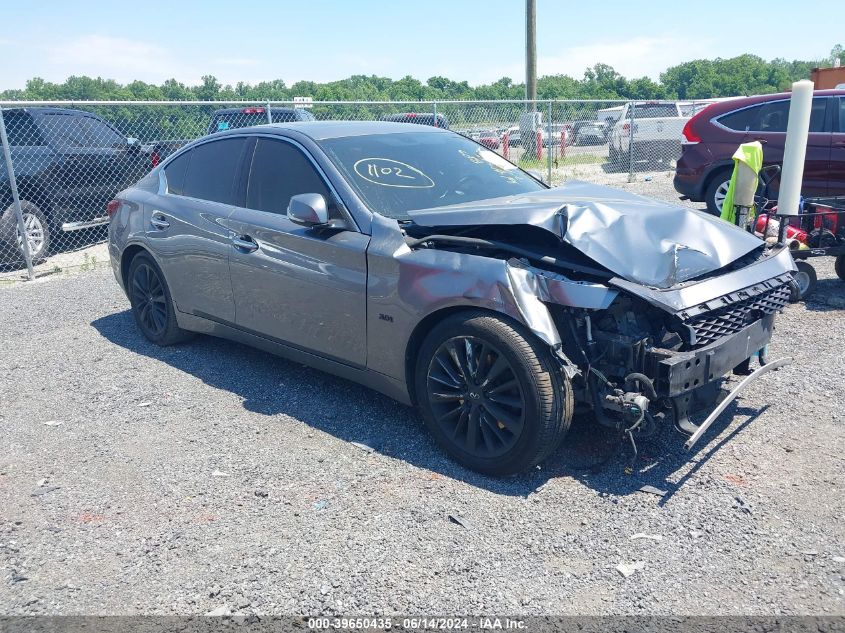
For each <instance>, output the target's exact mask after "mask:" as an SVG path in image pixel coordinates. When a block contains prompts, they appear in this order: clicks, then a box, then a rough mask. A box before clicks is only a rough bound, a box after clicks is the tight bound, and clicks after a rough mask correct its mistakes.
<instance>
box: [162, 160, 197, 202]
mask: <svg viewBox="0 0 845 633" xmlns="http://www.w3.org/2000/svg"><path fill="white" fill-rule="evenodd" d="M190 160H191V152H185V153H184V154H182V155H181V156H179V157H178V158H174V159H173V160H172V161H171V162H170V163H168V165H167V167H165V168H164V175H165V178H167V192H168V193H172V194H175V195H177V196H182V195H184V192H185V175H186V174H187V171H188V163H189V162H190Z"/></svg>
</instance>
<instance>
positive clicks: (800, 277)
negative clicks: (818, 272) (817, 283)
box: [793, 270, 810, 297]
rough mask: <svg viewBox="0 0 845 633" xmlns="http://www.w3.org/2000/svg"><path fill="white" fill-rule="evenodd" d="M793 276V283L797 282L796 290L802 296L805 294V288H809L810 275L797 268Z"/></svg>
mask: <svg viewBox="0 0 845 633" xmlns="http://www.w3.org/2000/svg"><path fill="white" fill-rule="evenodd" d="M793 278H794V279H795V283H797V284H798V292H800V293H801V296H802V297H803V296H804V295H805V294H807V290H809V288H810V275H808V274H807V273H805V272H804V271H803V270H799V271H798V272H797V273H794V274H793Z"/></svg>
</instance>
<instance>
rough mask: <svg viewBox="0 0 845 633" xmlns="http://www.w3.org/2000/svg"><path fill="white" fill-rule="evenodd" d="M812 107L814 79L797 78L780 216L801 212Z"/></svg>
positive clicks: (793, 94)
mask: <svg viewBox="0 0 845 633" xmlns="http://www.w3.org/2000/svg"><path fill="white" fill-rule="evenodd" d="M812 108H813V82H812V81H807V80H806V79H805V80H803V81H796V82H795V83H794V84H792V98H791V99H790V102H789V121H788V123H787V126H786V146H785V148H784V150H783V169H782V171H781V174H780V193H779V195H778V215H798V203H799V200H800V197H801V181H802V180H803V179H804V158H805V156H806V154H807V136H808V135H809V132H810V111H811V110H812Z"/></svg>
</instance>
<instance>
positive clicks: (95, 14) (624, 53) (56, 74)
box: [0, 0, 845, 89]
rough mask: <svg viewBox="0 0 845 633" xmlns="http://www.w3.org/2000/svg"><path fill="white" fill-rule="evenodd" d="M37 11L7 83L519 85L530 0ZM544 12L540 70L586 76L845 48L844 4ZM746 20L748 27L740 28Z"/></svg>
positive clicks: (24, 28) (21, 12)
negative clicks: (353, 80) (86, 78)
mask: <svg viewBox="0 0 845 633" xmlns="http://www.w3.org/2000/svg"><path fill="white" fill-rule="evenodd" d="M4 5H5V6H4ZM37 7H38V10H37V11H34V10H33V9H32V6H31V5H30V3H26V2H18V1H16V0H0V9H2V15H3V24H4V28H3V29H2V31H0V55H2V59H3V60H4V64H3V70H2V72H0V89H2V88H22V87H23V85H24V82H25V81H26V79H28V78H30V77H33V76H41V77H43V78H45V79H47V80H50V81H63V80H64V79H65V78H66V77H67V76H68V75H71V74H78V75H83V74H84V75H91V76H102V77H107V78H112V79H116V80H118V81H120V82H127V81H130V80H132V79H141V80H144V81H149V82H154V83H160V82H161V81H163V80H164V79H167V78H170V77H175V78H176V79H178V80H179V81H182V82H184V83H187V84H194V83H198V82H199V79H200V77H201V76H202V75H205V74H212V75H215V76H216V77H218V79H220V80H221V81H222V82H223V83H235V82H237V81H239V80H242V81H247V82H250V83H256V82H258V81H261V80H269V79H283V80H285V81H286V82H287V83H288V84H290V83H292V82H294V81H297V80H299V79H310V80H314V81H330V80H334V79H342V78H345V77H348V76H349V75H352V74H367V75H369V74H376V75H382V76H387V77H392V78H395V79H398V78H400V77H402V76H404V75H412V76H414V77H417V78H419V79H421V80H425V79H427V78H428V77H431V76H433V75H443V76H446V77H449V78H450V79H455V80H467V81H469V82H470V84H472V85H477V84H480V83H488V82H490V81H495V80H496V79H498V78H500V77H503V76H509V77H511V78H513V79H514V80H516V81H522V77H523V72H524V71H523V59H524V22H523V20H524V17H523V12H524V7H525V2H524V1H523V0H449V1H446V0H422V1H415V2H405V1H403V0H348V1H341V0H296V1H288V0H277V1H275V2H261V1H252V2H249V1H247V2H234V1H232V0H228V1H226V2H220V1H217V0H207V1H206V2H192V1H190V0H183V1H180V0H171V1H170V2H160V1H158V0H143V1H142V2H133V3H131V4H130V3H125V2H119V1H115V0H112V1H111V2H99V1H90V2H86V1H85V0H76V1H75V2H61V3H60V2H49V1H48V2H46V3H37ZM808 7H812V10H807V8H808ZM537 14H538V15H537V29H538V30H537V52H538V74H540V75H545V74H557V73H566V74H570V75H572V76H574V77H576V78H580V77H582V76H583V72H584V69H585V68H586V67H588V66H591V65H593V64H595V63H597V62H604V63H608V64H610V65H612V66H614V67H615V68H616V69H617V70H618V71H619V72H621V73H622V74H624V75H626V76H628V77H635V76H642V75H648V76H650V77H652V78H655V79H656V78H657V77H658V75H659V74H660V72H661V71H662V70H664V69H665V68H666V67H667V66H671V65H673V64H677V63H679V62H682V61H687V60H689V59H695V58H701V57H717V56H721V57H730V56H734V55H738V54H741V53H746V52H750V53H755V54H757V55H760V56H761V57H764V58H766V59H771V58H774V57H784V58H787V59H793V58H800V59H818V58H822V57H825V56H827V54H828V53H829V52H830V49H831V48H832V47H833V46H834V45H835V44H837V43H843V44H845V31H843V29H842V24H843V18H845V5H843V2H842V0H812V2H803V3H797V2H794V0H793V1H792V2H788V1H786V0H767V1H766V2H764V3H759V2H740V1H737V0H733V1H730V2H728V1H724V0H698V1H695V2H693V1H690V0H686V1H680V0H676V1H674V2H669V1H664V0H649V1H648V2H632V1H631V0H627V1H624V2H622V1H616V0H590V1H588V2H584V1H583V0H580V1H578V2H575V1H572V0H569V1H564V0H561V1H554V0H537ZM729 18H730V20H731V21H732V22H733V24H736V25H739V26H737V27H731V26H730V24H731V22H729ZM10 27H11V28H10ZM743 27H745V28H746V32H747V35H745V36H740V35H736V34H735V33H736V32H739V31H741V29H742V28H743ZM10 60H15V61H14V62H13V63H10Z"/></svg>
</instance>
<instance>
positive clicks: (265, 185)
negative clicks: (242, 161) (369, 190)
mask: <svg viewBox="0 0 845 633" xmlns="http://www.w3.org/2000/svg"><path fill="white" fill-rule="evenodd" d="M302 193H319V194H321V195H322V196H323V197H324V198H325V199H326V204H328V205H329V206H330V207H331V204H332V196H331V194H330V193H329V190H328V187H327V186H326V184H325V183H324V182H323V179H322V178H321V177H320V175H319V174H318V173H317V171H316V169H314V165H313V164H312V163H311V161H310V160H308V158H307V157H306V156H305V154H303V153H302V152H301V151H300V150H299V149H298V148H296V147H294V146H293V145H292V144H290V143H287V142H285V141H274V140H272V139H264V138H259V139H258V142H257V143H256V145H255V154H254V155H253V157H252V167H251V169H250V174H249V186H248V188H247V196H246V206H247V207H248V208H250V209H257V210H258V211H268V212H270V213H280V214H285V213H287V210H288V203H289V202H290V199H291V198H292V197H293V196H296V195H299V194H302Z"/></svg>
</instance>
